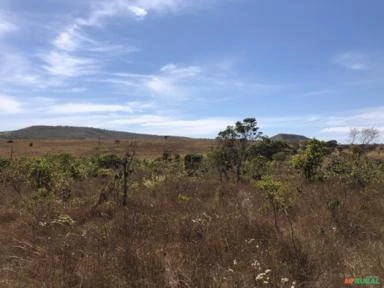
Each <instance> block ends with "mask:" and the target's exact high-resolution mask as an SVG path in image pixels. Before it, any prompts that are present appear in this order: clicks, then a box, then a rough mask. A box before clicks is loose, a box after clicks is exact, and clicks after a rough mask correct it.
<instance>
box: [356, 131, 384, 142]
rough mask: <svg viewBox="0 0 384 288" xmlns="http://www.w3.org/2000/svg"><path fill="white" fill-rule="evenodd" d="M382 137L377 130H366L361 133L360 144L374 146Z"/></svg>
mask: <svg viewBox="0 0 384 288" xmlns="http://www.w3.org/2000/svg"><path fill="white" fill-rule="evenodd" d="M379 136H380V132H379V130H377V129H376V128H364V129H362V130H361V131H360V143H361V144H363V145H369V144H373V143H374V142H375V141H376V140H377V139H378V138H379Z"/></svg>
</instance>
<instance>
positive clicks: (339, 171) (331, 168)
mask: <svg viewBox="0 0 384 288" xmlns="http://www.w3.org/2000/svg"><path fill="white" fill-rule="evenodd" d="M326 171H327V172H328V173H329V175H330V177H334V178H337V179H339V181H340V182H341V183H343V184H347V185H348V186H350V187H353V188H365V187H367V186H368V185H370V184H373V183H380V182H384V178H383V176H384V175H383V172H382V171H384V164H383V163H382V162H381V161H375V160H373V159H370V158H368V157H361V156H357V155H355V154H352V155H348V154H344V155H342V156H339V157H335V158H333V159H332V160H331V162H330V163H329V164H328V165H327V167H326Z"/></svg>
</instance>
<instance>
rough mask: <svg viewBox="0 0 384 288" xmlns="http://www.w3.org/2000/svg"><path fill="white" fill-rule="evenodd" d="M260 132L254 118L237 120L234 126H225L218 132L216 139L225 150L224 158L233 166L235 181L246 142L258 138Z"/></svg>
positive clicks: (244, 152) (245, 155) (246, 146)
mask: <svg viewBox="0 0 384 288" xmlns="http://www.w3.org/2000/svg"><path fill="white" fill-rule="evenodd" d="M261 134H262V133H261V132H260V131H259V127H257V121H256V119H255V118H245V119H244V120H243V121H237V122H236V123H235V125H234V126H227V128H226V129H225V130H223V131H221V132H219V134H218V137H217V139H218V140H219V141H220V143H221V149H223V150H225V153H224V154H225V156H226V158H227V159H226V160H227V161H228V162H230V163H231V164H232V165H233V166H234V168H235V171H236V179H237V182H239V181H240V177H241V168H242V165H243V162H244V161H245V160H246V157H247V148H248V143H249V141H254V140H256V139H258V138H260V137H261Z"/></svg>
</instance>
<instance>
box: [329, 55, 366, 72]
mask: <svg viewBox="0 0 384 288" xmlns="http://www.w3.org/2000/svg"><path fill="white" fill-rule="evenodd" d="M334 62H335V63H336V64H338V65H340V66H343V67H345V68H348V69H351V70H366V69H368V68H369V65H368V56H367V55H365V54H363V53H350V52H349V53H344V54H340V55H338V56H337V57H336V58H335V59H334Z"/></svg>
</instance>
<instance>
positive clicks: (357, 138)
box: [349, 128, 380, 158]
mask: <svg viewBox="0 0 384 288" xmlns="http://www.w3.org/2000/svg"><path fill="white" fill-rule="evenodd" d="M379 136H380V132H379V130H377V129H376V128H363V129H357V128H352V129H351V130H350V132H349V139H350V143H351V145H352V147H351V149H352V152H353V153H354V154H355V155H357V157H358V158H360V157H361V156H362V155H363V154H365V153H366V152H367V151H368V149H367V147H368V145H370V144H373V143H374V142H375V141H376V140H377V139H378V138H379ZM355 144H359V145H355Z"/></svg>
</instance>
